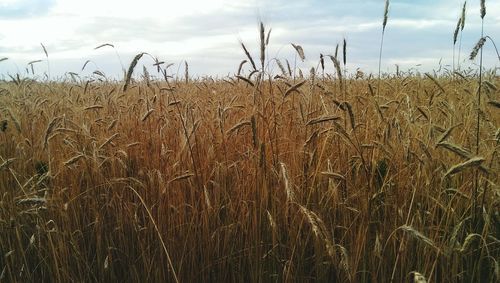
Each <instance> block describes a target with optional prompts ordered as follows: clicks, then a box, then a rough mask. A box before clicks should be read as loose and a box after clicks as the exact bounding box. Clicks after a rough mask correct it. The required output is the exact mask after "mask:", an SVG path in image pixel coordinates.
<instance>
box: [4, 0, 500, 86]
mask: <svg viewBox="0 0 500 283" xmlns="http://www.w3.org/2000/svg"><path fill="white" fill-rule="evenodd" d="M462 4H463V0H441V1H439V0H418V1H416V0H415V1H414V0H399V1H397V0H393V1H390V12H389V21H388V24H387V28H386V35H385V39H384V40H385V41H384V51H383V64H382V68H383V70H385V71H390V72H394V71H395V64H398V65H399V66H400V68H401V69H403V70H404V69H409V68H415V69H418V70H420V71H429V70H432V69H438V68H439V62H440V61H441V64H442V65H443V67H445V66H446V65H449V66H450V67H449V68H451V64H452V58H453V42H452V38H453V31H454V29H455V26H456V23H457V20H458V17H459V15H460V13H461V7H462ZM486 9H487V14H486V17H485V34H487V35H490V36H491V37H492V38H493V39H494V40H496V41H497V42H498V43H500V1H488V0H487V1H486ZM383 10H384V0H363V1H361V0H329V1H326V0H323V1H320V0H274V1H265V0H213V1H207V0H181V1H179V0H175V1H170V0H163V1H162V0H141V1H123V0H106V1H104V0H86V1H82V0H0V26H1V27H2V28H1V29H0V58H4V57H7V58H8V60H5V61H2V62H0V78H2V77H6V75H8V74H15V73H21V74H23V75H25V74H26V70H27V64H28V63H29V62H31V61H35V60H42V61H41V62H38V63H35V64H33V67H34V68H33V70H34V72H35V76H39V77H41V76H42V75H43V74H44V73H48V72H49V70H50V76H51V77H52V78H56V77H62V76H64V75H65V73H67V72H74V73H78V74H80V75H82V76H88V75H91V74H92V72H94V71H95V70H99V71H101V72H103V73H104V74H105V75H106V76H109V77H119V76H121V75H122V66H125V67H127V66H128V65H129V63H130V61H131V60H132V58H133V57H134V55H136V54H137V53H140V52H148V53H149V54H151V55H152V56H155V57H157V58H159V59H160V60H161V61H165V62H166V63H174V64H175V65H173V66H172V67H170V68H169V71H170V72H171V73H173V74H176V73H177V72H179V73H183V72H184V69H183V68H184V61H187V62H188V63H189V70H190V74H191V75H193V76H202V75H217V76H226V75H229V74H234V73H235V72H236V70H237V68H238V65H239V62H240V61H241V60H243V59H246V58H245V55H244V53H243V51H242V50H241V47H240V45H239V42H240V40H241V41H243V42H244V43H245V45H246V46H247V47H248V49H249V50H250V52H251V53H252V54H253V56H254V58H255V59H256V60H257V59H258V56H259V51H258V50H259V47H258V44H259V43H258V42H259V35H258V24H259V21H263V22H264V23H265V25H266V28H267V29H268V28H272V32H271V40H270V44H269V48H268V57H270V58H279V59H282V60H284V59H289V60H290V61H291V62H293V61H294V57H295V56H294V50H293V48H292V46H291V45H290V43H295V44H300V45H301V46H302V47H303V48H304V51H305V55H306V61H305V62H303V63H302V62H299V63H298V67H300V68H302V69H304V70H307V69H309V68H310V67H311V66H316V65H317V63H318V60H319V54H320V53H323V54H333V53H334V50H335V46H336V44H337V43H341V42H342V40H343V39H344V38H345V39H346V40H347V46H348V49H347V67H348V69H349V70H351V71H354V70H356V69H357V68H360V69H362V70H363V71H365V72H376V70H377V66H378V53H379V44H380V33H381V28H382V18H383ZM480 28H481V21H480V17H479V0H472V1H470V0H469V1H467V17H466V24H465V29H464V32H463V38H462V52H461V59H462V60H463V63H462V65H463V66H464V67H465V66H473V64H474V63H476V62H471V61H469V60H467V59H466V58H467V57H468V54H469V53H470V50H471V49H472V47H473V46H474V45H475V43H476V42H477V40H478V39H479V37H480ZM41 43H42V44H43V45H44V46H45V47H46V50H47V52H48V60H47V58H46V56H45V53H44V51H43V49H42V46H41ZM104 43H109V44H113V45H114V48H112V47H109V46H106V47H103V48H99V49H97V50H95V49H94V48H95V47H97V46H99V45H101V44H104ZM456 54H457V55H458V50H457V52H456ZM87 60H91V62H90V63H89V64H87V65H86V67H85V69H84V70H83V71H82V66H83V65H84V63H85V62H86V61H87ZM485 62H486V66H488V67H495V66H500V62H499V60H498V58H497V55H496V53H495V51H494V49H493V47H492V44H491V43H490V42H488V43H487V44H486V47H485ZM152 64H153V61H152V59H150V58H148V57H144V59H141V61H140V63H139V66H141V65H145V66H147V67H151V65H152ZM326 68H327V71H328V68H330V69H331V72H333V65H332V64H331V63H330V64H327V66H326ZM28 69H29V71H30V72H31V68H28ZM150 70H153V69H152V68H151V69H150ZM275 72H277V70H275Z"/></svg>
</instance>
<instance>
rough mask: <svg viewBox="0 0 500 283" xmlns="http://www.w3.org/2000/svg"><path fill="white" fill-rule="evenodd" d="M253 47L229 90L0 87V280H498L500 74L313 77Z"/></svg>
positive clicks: (186, 84)
mask: <svg viewBox="0 0 500 283" xmlns="http://www.w3.org/2000/svg"><path fill="white" fill-rule="evenodd" d="M385 21H387V19H385ZM384 29H385V24H384ZM259 32H260V35H261V42H260V43H261V50H259V51H260V55H261V56H260V58H258V59H259V60H258V61H254V59H253V58H252V56H251V55H250V52H249V51H248V50H247V49H246V47H245V45H244V44H242V47H243V51H244V52H242V55H243V56H244V59H245V60H243V61H242V62H241V64H240V65H239V68H237V70H238V71H237V72H236V74H235V75H234V76H232V77H226V78H223V79H214V78H210V77H205V78H192V77H190V76H189V73H188V65H187V63H186V64H185V67H186V68H185V69H186V74H185V77H182V78H181V77H179V78H172V77H169V76H167V75H166V72H162V71H164V70H165V68H164V67H162V65H161V64H157V65H156V67H158V71H159V73H158V74H159V76H154V75H151V74H149V73H148V71H147V70H146V69H144V71H143V73H142V74H138V73H139V70H140V68H139V67H137V65H139V62H140V59H141V57H142V56H143V55H145V54H142V53H141V54H139V55H138V56H136V58H134V60H133V61H132V63H131V64H130V67H129V69H128V70H127V72H126V73H127V74H126V75H125V77H124V80H123V81H114V80H108V79H101V80H95V79H94V80H91V79H88V78H87V79H84V78H76V79H74V80H63V81H49V80H45V81H43V80H33V79H30V78H23V77H22V76H13V77H12V79H11V80H9V81H2V82H0V122H1V124H0V126H1V127H0V130H1V132H0V251H1V252H2V254H1V257H0V268H1V270H0V282H140V281H143V282H313V281H314V282H498V280H500V265H499V264H500V263H499V259H500V240H499V239H500V214H499V207H500V187H499V184H500V174H499V172H500V158H499V149H500V130H499V129H500V109H499V105H500V103H499V102H498V101H499V100H500V99H499V94H500V91H499V89H498V88H499V87H500V78H499V77H498V75H496V70H491V71H488V70H485V71H482V70H481V72H479V70H474V69H468V70H461V69H456V70H452V71H447V72H439V73H438V72H434V73H422V74H421V73H412V72H404V71H398V72H397V73H396V74H384V73H382V74H381V75H380V76H378V77H377V76H372V75H366V74H363V73H362V72H358V73H356V74H355V73H349V72H347V71H346V69H345V58H346V54H345V53H346V50H345V48H344V49H343V50H340V53H343V54H335V55H332V56H326V55H325V56H323V55H322V56H321V58H320V60H319V62H320V64H319V65H318V68H316V69H312V70H310V71H309V70H308V71H307V72H306V71H305V70H299V69H296V68H291V67H290V64H284V63H285V62H287V61H285V60H283V59H281V61H280V60H279V59H277V58H272V59H269V58H266V56H265V55H266V52H265V49H266V46H267V44H269V33H268V31H267V30H266V29H265V27H264V25H262V24H261V26H260V31H259ZM266 34H267V35H266ZM344 43H345V42H344ZM483 44H484V42H483ZM344 46H345V45H344ZM293 48H295V50H296V51H297V56H298V59H299V60H300V59H301V58H302V57H303V56H304V50H303V49H302V47H301V46H300V45H295V44H294V45H293ZM480 48H481V47H479V49H480ZM479 49H478V50H479ZM476 53H477V51H476ZM342 55H343V58H344V61H343V62H342V60H340V59H341V58H342ZM145 56H147V55H145ZM236 67H238V66H236ZM134 69H135V75H134V74H133V72H134ZM303 73H305V74H303ZM478 79H479V83H478ZM479 86H480V87H479ZM478 93H479V94H481V95H480V96H479V100H478V95H477V94H478ZM478 102H479V103H478Z"/></svg>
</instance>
